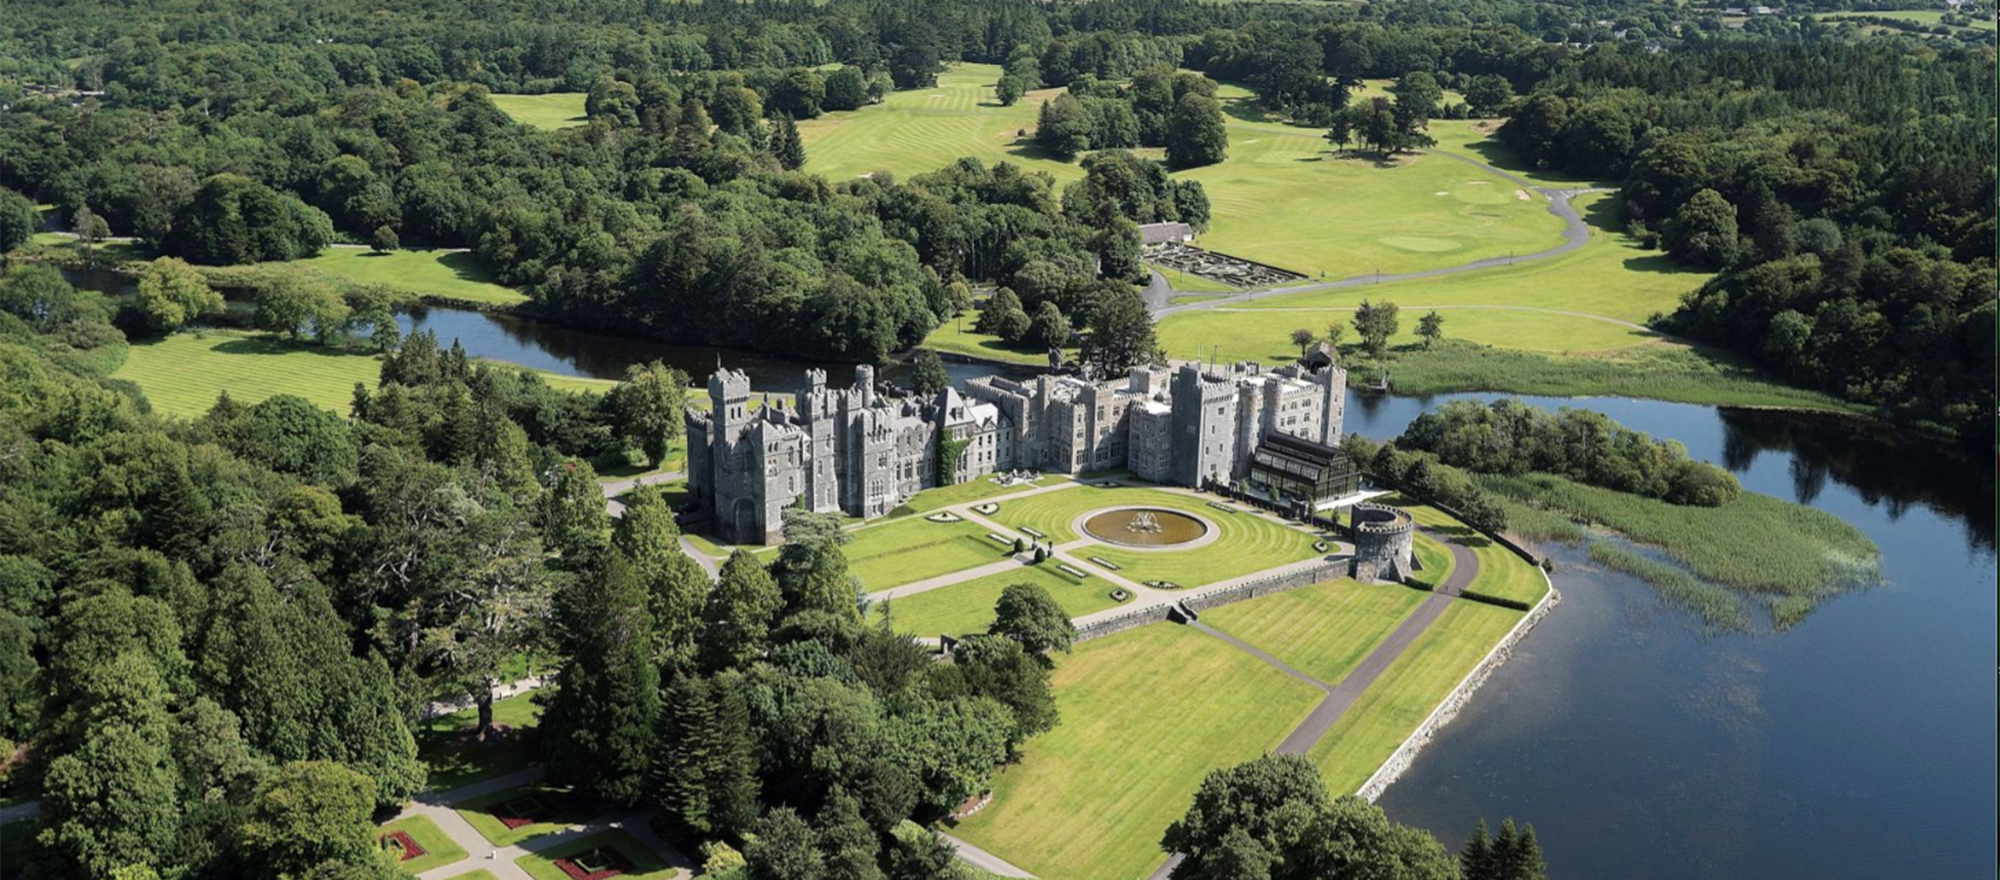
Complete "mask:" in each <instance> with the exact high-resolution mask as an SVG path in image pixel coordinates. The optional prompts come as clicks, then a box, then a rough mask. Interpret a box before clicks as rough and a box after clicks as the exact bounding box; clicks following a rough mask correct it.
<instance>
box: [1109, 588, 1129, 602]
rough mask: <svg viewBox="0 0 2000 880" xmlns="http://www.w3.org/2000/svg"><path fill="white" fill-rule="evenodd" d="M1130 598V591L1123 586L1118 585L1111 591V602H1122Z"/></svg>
mask: <svg viewBox="0 0 2000 880" xmlns="http://www.w3.org/2000/svg"><path fill="white" fill-rule="evenodd" d="M1130 598H1132V591H1131V590H1128V589H1125V588H1124V587H1119V588H1117V589H1115V590H1112V591H1111V601H1113V602H1123V601H1125V600H1126V599H1130Z"/></svg>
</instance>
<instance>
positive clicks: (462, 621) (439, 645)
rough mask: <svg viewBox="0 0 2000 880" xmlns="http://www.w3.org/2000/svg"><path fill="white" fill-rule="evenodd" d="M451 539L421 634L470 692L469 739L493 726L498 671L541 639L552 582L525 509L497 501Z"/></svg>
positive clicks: (431, 653) (446, 672) (435, 658)
mask: <svg viewBox="0 0 2000 880" xmlns="http://www.w3.org/2000/svg"><path fill="white" fill-rule="evenodd" d="M462 533H463V539H462V540H460V541H457V542H454V543H455V545H456V549H457V550H458V552H457V553H455V554H453V555H454V557H455V559H453V560H452V562H453V563H454V564H453V565H452V568H451V570H450V572H449V574H448V575H447V576H446V579H445V581H444V582H443V583H442V584H440V585H439V587H438V589H437V591H436V594H435V596H434V598H433V599H432V600H431V601H432V602H433V603H434V609H432V610H431V611H430V613H429V615H427V616H428V617H429V618H430V620H429V622H428V625H427V626H426V627H425V629H424V632H423V638H422V648H423V651H424V653H425V654H426V655H427V656H428V657H429V659H430V660H431V661H432V663H434V664H435V665H436V667H437V668H438V671H439V672H440V674H441V675H442V676H443V677H445V678H446V679H448V680H450V681H452V682H455V683H456V684H457V685H458V687H459V688H460V689H461V691H462V692H463V693H465V694H467V695H469V696H471V697H472V702H473V706H474V707H475V708H476V709H477V710H478V715H479V723H478V727H477V728H475V730H474V734H473V735H474V737H475V738H476V739H478V740H480V741H482V742H483V741H485V740H486V738H487V737H488V736H489V735H491V733H492V731H493V691H494V689H495V688H496V687H498V686H499V684H500V674H501V673H500V670H501V668H502V667H503V666H505V665H506V664H507V663H510V662H512V661H513V660H514V658H516V657H518V656H520V655H522V654H524V653H527V652H529V651H532V650H534V649H535V648H536V647H538V646H539V645H540V644H541V643H542V640H543V638H544V636H545V626H544V622H545V621H546V620H547V619H548V611H549V598H550V590H551V584H550V582H549V577H548V573H547V572H546V571H544V570H543V567H542V560H543V555H544V551H543V549H542V542H541V538H540V535H539V534H537V533H536V531H535V529H534V527H533V526H532V525H531V524H530V523H529V522H528V517H527V514H526V513H525V512H524V511H522V510H520V509H518V508H516V507H513V506H510V505H505V504H500V505H496V506H494V507H493V508H491V509H488V510H485V511H482V512H480V513H478V514H476V515H474V516H473V517H472V518H471V519H470V520H469V521H468V522H466V523H465V524H464V526H463V529H462Z"/></svg>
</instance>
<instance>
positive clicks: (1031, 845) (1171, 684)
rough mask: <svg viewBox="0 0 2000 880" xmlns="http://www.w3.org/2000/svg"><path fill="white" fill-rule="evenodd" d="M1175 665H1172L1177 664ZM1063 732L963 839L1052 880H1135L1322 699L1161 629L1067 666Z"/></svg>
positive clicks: (1049, 739) (1000, 790) (1255, 664)
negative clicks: (1179, 827)
mask: <svg viewBox="0 0 2000 880" xmlns="http://www.w3.org/2000/svg"><path fill="white" fill-rule="evenodd" d="M1169 658H1170V659H1169ZM1056 662H1057V666H1056V671H1055V675H1054V684H1055V691H1056V702H1057V706H1058V707H1059V708H1060V709H1061V711H1062V723H1061V724H1060V725H1058V726H1057V727H1056V728H1055V729H1054V730H1051V731H1049V732H1048V733H1045V734H1042V735H1041V736H1038V737H1036V738H1035V739H1033V740H1030V741H1028V742H1027V743H1026V744H1025V745H1024V746H1023V747H1022V752H1023V756H1022V759H1021V762H1020V763H1019V764H1016V765H1014V766H1012V767H1008V768H1007V769H1006V770H1004V771H1003V772H1001V773H1000V775H999V777H998V778H997V779H995V781H994V785H993V789H994V799H993V802H992V804H990V805H988V806H987V807H986V809H984V810H981V811H980V812H979V813H977V814H975V815H973V816H972V817H971V818H969V819H967V820H965V822H964V823H963V824H961V825H960V826H959V828H958V829H957V831H956V832H955V833H956V834H958V835H959V836H961V837H963V838H965V839H967V840H969V841H971V842H972V843H974V844H975V845H977V846H979V847H981V848H983V849H985V850H987V851H989V852H992V853H994V854H996V855H999V856H1001V857H1002V858H1005V859H1007V860H1008V861H1010V862H1013V863H1014V864H1016V865H1019V866H1020V867H1022V868H1025V869H1027V870H1028V871H1030V872H1033V873H1034V874H1036V875H1038V876H1041V877H1052V878H1053V877H1060V878H1063V880H1129V878H1133V877H1142V876H1145V874H1146V873H1147V872H1148V871H1150V870H1152V869H1153V868H1154V867H1155V866H1157V865H1158V864H1159V863H1160V862H1161V861H1162V860H1164V859H1165V858H1166V855H1165V853H1162V852H1161V851H1160V845H1159V844H1160V834H1161V833H1162V832H1164V831H1165V830H1166V827H1167V825H1168V824H1169V823H1171V822H1172V821H1173V820H1175V819H1178V818H1180V816H1181V814H1182V813H1183V812H1184V811H1185V810H1186V809H1187V805H1188V800H1189V798H1190V797H1192V796H1193V794H1194V791H1195V789H1196V788H1197V787H1198V786H1200V784H1201V778H1202V776H1203V775H1204V774H1206V773H1208V772H1209V771H1210V770H1214V769H1216V768H1219V767H1227V766H1231V765H1233V764H1237V763H1240V762H1242V761H1245V760H1248V759H1250V758H1254V757H1256V756H1258V755H1260V754H1263V753H1265V752H1267V751H1269V750H1271V749H1272V748H1274V747H1276V746H1277V744H1278V743H1279V742H1280V741H1281V740H1283V739H1284V737H1285V734H1286V733H1288V732H1290V731H1291V729H1292V728H1293V727H1295V726H1297V725H1298V723H1299V721H1301V720H1302V719H1304V718H1305V716H1306V714H1307V713H1308V712H1310V711H1311V710H1312V707H1313V706H1314V705H1316V704H1317V703H1318V702H1319V696H1320V694H1319V691H1317V690H1315V689H1313V688H1312V687H1311V686H1310V685H1307V684H1305V683H1304V682H1301V681H1298V680H1297V679H1293V678H1291V677H1289V676H1286V675H1285V674H1284V673H1281V672H1279V671H1278V670H1276V669H1274V668H1272V667H1270V666H1268V665H1265V664H1264V663H1263V662H1261V661H1259V660H1257V659H1256V658H1255V657H1252V656H1250V655H1249V654H1246V653H1244V652H1242V651H1240V650H1237V649H1236V648H1234V647H1231V646H1230V645H1229V644H1228V643H1226V642H1223V641H1221V640H1219V639H1215V638H1212V637H1210V636H1207V635H1204V634H1202V633H1200V632H1197V631H1195V630H1192V629H1190V628H1188V627H1183V626H1173V625H1169V624H1154V625H1151V626H1146V627H1141V628H1139V629H1135V630H1130V631H1127V632H1123V633H1119V634H1118V635H1114V636H1110V637H1107V638H1103V639H1098V640H1095V641H1091V642H1086V643H1084V644H1082V645H1080V646H1078V647H1077V649H1076V653H1074V654H1072V655H1069V656H1066V657H1059V658H1057V661H1056Z"/></svg>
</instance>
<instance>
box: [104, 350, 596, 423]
mask: <svg viewBox="0 0 2000 880" xmlns="http://www.w3.org/2000/svg"><path fill="white" fill-rule="evenodd" d="M111 375H112V378H115V379H129V380H131V381H133V382H137V383H138V384H139V388H140V390H141V391H144V392H145V393H146V399H147V400H148V401H151V402H152V404H153V410H154V411H155V412H159V413H161V414H164V415H174V416H186V417H190V418H191V417H194V416H199V415H201V414H202V413H205V412H208V408H209V407H210V406H213V405H214V404H215V398H216V396H217V395H219V394H221V393H222V392H223V391H228V392H229V396H231V397H233V398H235V399H236V400H237V402H239V403H246V404H248V403H256V402H258V401H261V400H264V399H265V398H268V397H272V396H274V395H278V394H296V395H298V396H300V397H303V398H305V399H307V400H310V401H312V402H313V403H316V404H319V405H320V406H323V407H326V408H327V409H330V410H333V411H335V412H338V413H346V412H347V410H348V408H349V406H351V405H352V403H353V401H354V385H355V383H357V382H359V383H361V384H362V385H365V386H367V387H369V388H373V387H375V384H376V382H377V381H378V380H380V379H381V375H382V363H381V361H380V360H378V359H377V358H376V356H375V355H373V354H369V353H367V352H363V351H358V350H355V349H350V348H339V347H328V346H320V345H309V344H303V343H294V342H290V341H287V340H285V339H283V338H281V337H278V336H274V335H269V334H263V333H246V332H242V331H234V330H208V331H203V332H200V333H192V332H190V333H176V334H174V335H172V336H168V337H166V338H164V339H157V340H152V341H149V342H141V343H137V344H135V345H133V346H132V347H131V351H130V353H128V354H127V355H126V358H125V363H124V364H123V365H121V366H120V367H119V368H118V369H117V371H115V372H113V373H112V374H111ZM542 378H543V379H545V380H547V381H548V383H549V384H550V385H552V386H554V387H556V388H560V389H562V390H565V391H595V392H599V393H602V392H604V391H605V390H607V389H609V388H611V387H612V385H614V384H615V383H612V382H609V381H605V380H601V379H583V378H579V377H575V376H558V375H555V374H552V373H543V374H542Z"/></svg>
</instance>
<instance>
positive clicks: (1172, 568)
mask: <svg viewBox="0 0 2000 880" xmlns="http://www.w3.org/2000/svg"><path fill="white" fill-rule="evenodd" d="M1210 500H1211V496H1205V495H1204V496H1194V495H1188V494H1185V493H1181V492H1168V491H1163V490H1160V489H1148V488H1136V487H1121V488H1116V489H1100V488H1097V487H1095V486H1083V487H1080V488H1076V489H1069V490H1065V491H1061V492H1047V493H1043V494H1041V495H1034V496H1030V497H1027V498H1022V499H1018V500H1014V501H1002V502H1000V510H999V512H998V513H996V514H994V515H992V517H990V518H991V519H993V520H995V521H997V522H1000V523H1003V524H1005V525H1008V526H1012V527H1013V528H1015V529H1022V528H1031V529H1034V530H1036V531H1039V532H1041V533H1042V534H1045V535H1048V536H1049V539H1050V540H1052V541H1054V542H1055V543H1058V544H1061V543H1066V542H1069V541H1072V540H1075V539H1076V538H1077V537H1078V536H1077V534H1076V531H1075V530H1074V529H1072V528H1071V527H1070V523H1071V521H1072V520H1074V519H1076V517H1077V516H1078V515H1079V514H1082V513H1084V512H1086V511H1090V510H1095V509H1097V508H1100V507H1123V506H1146V507H1162V508H1168V509H1173V510H1185V511H1188V512H1190V513H1194V514H1197V515H1199V516H1202V517H1204V518H1206V519H1207V520H1209V521H1210V522H1213V523H1215V524H1216V527H1217V528H1219V529H1220V530H1221V532H1222V534H1221V536H1220V537H1219V538H1217V539H1216V541H1215V542H1214V543H1211V544H1208V545H1207V546H1204V547H1198V548H1194V549H1189V550H1175V551H1145V550H1128V549H1123V548H1118V547H1113V546H1111V545H1108V544H1100V545H1097V546H1092V547H1087V548H1082V549H1078V550H1075V551H1070V555H1071V556H1075V557H1077V558H1079V559H1087V558H1089V557H1092V556H1097V557H1101V558H1103V559H1107V560H1110V561H1111V562H1112V563H1114V564H1116V565H1117V566H1118V567H1119V572H1118V573H1119V574H1120V575H1123V576H1124V577H1127V578H1130V579H1132V580H1136V581H1142V582H1143V581H1148V580H1164V581H1172V582H1174V583H1177V584H1180V585H1181V586H1183V587H1197V586H1201V585H1203V584H1210V583H1214V582H1216V581H1220V580H1225V579H1227V578H1231V577H1236V576H1239V575H1245V574H1250V573H1251V572H1257V571H1263V570H1264V569H1267V568H1275V567H1277V566H1280V565H1284V564H1285V563H1288V562H1297V561H1299V560H1302V559H1309V558H1311V557H1312V556H1313V555H1314V551H1313V549H1312V544H1313V540H1314V538H1313V536H1311V535H1309V534H1306V533H1305V532H1301V531H1299V530H1297V529H1293V528H1289V527H1287V526H1284V525H1281V524H1279V523H1277V522H1273V521H1271V520H1268V519H1265V518H1263V517H1261V516H1257V515H1256V514H1253V513H1250V512H1248V511H1242V512H1237V513H1230V512H1228V511H1223V510H1218V509H1216V508H1214V507H1210V506H1209V501H1210Z"/></svg>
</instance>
